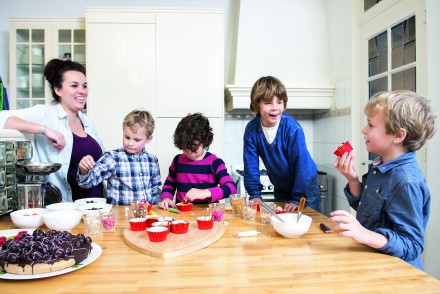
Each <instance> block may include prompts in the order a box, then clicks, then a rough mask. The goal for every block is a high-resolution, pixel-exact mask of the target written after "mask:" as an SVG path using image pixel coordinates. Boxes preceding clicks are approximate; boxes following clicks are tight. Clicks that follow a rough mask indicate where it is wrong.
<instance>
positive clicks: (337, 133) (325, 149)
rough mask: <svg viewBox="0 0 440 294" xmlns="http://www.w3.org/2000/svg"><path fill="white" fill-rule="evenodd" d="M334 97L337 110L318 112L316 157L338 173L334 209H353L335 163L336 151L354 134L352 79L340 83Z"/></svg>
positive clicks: (321, 165) (326, 168) (321, 164)
mask: <svg viewBox="0 0 440 294" xmlns="http://www.w3.org/2000/svg"><path fill="white" fill-rule="evenodd" d="M334 101H335V103H334V109H333V110H331V111H329V112H326V113H323V114H321V115H317V116H315V120H314V124H313V128H314V136H313V147H314V148H313V151H314V153H313V158H314V159H315V162H316V164H317V165H318V169H319V170H322V171H325V172H327V174H329V175H332V176H334V179H335V182H334V184H333V209H334V210H336V209H344V210H347V211H350V207H349V206H348V203H347V199H346V198H345V195H344V192H343V189H344V187H345V185H346V183H347V180H346V178H345V177H344V176H342V175H341V174H340V173H339V172H338V171H337V170H336V169H335V168H334V167H333V161H334V160H335V158H336V157H335V155H334V154H333V151H335V149H336V148H337V146H338V145H339V144H341V143H342V142H345V141H347V140H350V138H351V132H352V129H351V111H350V108H351V80H346V81H342V82H340V83H338V84H336V87H335V95H334ZM359 131H360V130H359Z"/></svg>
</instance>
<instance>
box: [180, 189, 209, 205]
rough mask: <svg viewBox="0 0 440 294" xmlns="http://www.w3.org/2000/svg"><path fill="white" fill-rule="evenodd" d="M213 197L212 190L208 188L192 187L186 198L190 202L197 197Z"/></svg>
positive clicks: (201, 198)
mask: <svg viewBox="0 0 440 294" xmlns="http://www.w3.org/2000/svg"><path fill="white" fill-rule="evenodd" d="M210 197H211V191H209V190H208V189H196V188H191V189H190V190H189V191H188V192H186V195H185V199H186V200H187V201H188V202H193V201H194V200H196V199H200V200H203V199H206V198H210Z"/></svg>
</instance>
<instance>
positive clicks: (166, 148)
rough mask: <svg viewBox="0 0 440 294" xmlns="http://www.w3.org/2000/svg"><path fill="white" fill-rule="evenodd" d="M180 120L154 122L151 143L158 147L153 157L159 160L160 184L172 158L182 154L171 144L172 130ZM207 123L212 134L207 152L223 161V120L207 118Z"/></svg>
mask: <svg viewBox="0 0 440 294" xmlns="http://www.w3.org/2000/svg"><path fill="white" fill-rule="evenodd" d="M180 120H181V118H158V119H157V121H156V126H157V127H156V129H157V131H155V136H154V139H153V141H156V144H157V145H158V146H160V148H157V153H156V154H155V155H156V156H157V158H158V159H159V166H160V175H161V177H162V184H163V183H164V182H165V179H166V177H167V176H168V169H169V167H170V165H171V162H172V161H173V158H174V156H176V155H177V154H179V153H182V151H181V150H179V149H177V148H176V147H175V146H174V142H173V134H174V130H175V129H176V127H177V124H178V123H179V121H180ZM209 123H210V125H211V127H212V130H213V133H214V140H213V142H212V144H211V146H210V147H209V152H211V153H214V154H215V155H217V157H220V158H221V159H223V129H224V122H223V119H222V118H212V117H209Z"/></svg>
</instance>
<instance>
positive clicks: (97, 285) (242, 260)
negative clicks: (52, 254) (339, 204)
mask: <svg viewBox="0 0 440 294" xmlns="http://www.w3.org/2000/svg"><path fill="white" fill-rule="evenodd" d="M204 207H205V206H195V207H194V208H193V210H192V211H191V212H186V213H183V214H180V215H176V214H172V213H169V212H166V211H163V210H161V209H159V208H157V207H155V208H154V210H155V211H156V212H157V213H159V214H161V215H173V216H175V217H178V219H188V220H192V221H195V217H196V216H197V215H198V214H199V213H200V211H201V210H202V209H203V208H204ZM117 208H118V209H119V220H118V224H117V229H116V231H115V232H106V233H104V234H103V236H102V237H95V238H93V241H94V242H95V243H97V244H99V245H100V246H101V247H102V249H103V252H102V255H101V256H100V257H99V258H98V259H97V260H96V261H95V262H93V263H91V264H89V265H88V266H86V267H84V268H82V269H79V270H77V271H74V272H70V273H67V274H64V275H59V276H55V277H50V278H44V279H34V280H22V281H11V280H0V289H1V293H75V294H78V293H108V292H114V293H122V292H127V293H141V292H142V293H169V292H179V293H210V294H211V293H284V292H289V293H298V292H299V291H303V293H359V292H362V293H399V294H400V293H408V292H411V293H414V292H416V293H440V281H439V280H437V279H435V278H433V277H431V276H429V275H428V274H426V273H424V272H423V271H420V270H418V269H416V268H414V267H412V266H411V265H409V264H408V263H406V262H404V261H402V260H400V259H399V258H395V257H391V256H388V255H384V254H381V253H378V252H375V251H374V250H372V249H370V248H369V247H367V246H364V245H360V244H357V243H355V242H353V241H352V240H351V239H348V238H340V237H337V236H336V235H335V234H326V233H323V232H322V231H321V230H320V229H319V223H320V222H324V223H325V222H326V217H325V216H323V215H321V214H319V213H317V212H316V211H314V210H312V209H310V208H306V209H305V211H304V214H306V215H309V216H311V217H312V218H313V223H312V225H311V228H310V231H309V232H308V233H306V234H305V235H303V236H302V237H301V238H299V239H286V238H283V237H281V236H280V235H278V234H277V233H276V232H275V231H274V229H273V228H272V226H271V225H263V224H260V219H259V218H257V219H256V220H255V221H244V220H243V219H241V218H240V217H235V216H232V215H231V213H230V211H227V213H226V214H225V221H226V222H227V223H228V225H227V226H226V231H225V235H224V236H223V237H222V238H221V239H220V240H219V241H217V242H216V243H214V244H212V245H211V246H209V247H207V248H204V249H201V250H199V251H197V252H193V253H190V254H187V255H183V256H179V257H174V258H170V259H158V258H154V257H150V256H148V255H143V254H141V253H139V252H137V251H135V250H133V249H131V248H130V247H128V246H127V245H126V244H125V242H124V239H123V237H122V232H123V230H124V229H125V228H126V227H128V221H127V218H128V217H129V216H128V215H127V216H126V212H128V211H126V208H125V207H117ZM327 224H328V223H327ZM14 228H16V227H15V226H14V225H13V224H12V222H11V221H10V217H9V216H2V217H0V230H5V229H14ZM42 229H43V230H46V229H47V228H45V227H42ZM249 230H257V231H259V232H261V234H259V235H258V236H255V237H246V238H235V237H233V234H234V233H236V232H242V231H249ZM85 232H86V230H85V226H84V223H83V222H81V223H80V225H78V226H77V227H76V228H75V229H74V230H73V231H72V233H85Z"/></svg>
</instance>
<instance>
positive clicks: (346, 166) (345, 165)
mask: <svg viewBox="0 0 440 294" xmlns="http://www.w3.org/2000/svg"><path fill="white" fill-rule="evenodd" d="M333 166H334V167H336V168H337V169H338V171H339V172H340V173H341V174H342V175H343V176H344V177H346V178H347V180H348V181H350V180H355V179H356V180H357V178H358V176H357V172H356V170H355V169H354V167H353V154H352V153H351V152H350V153H344V154H343V155H342V156H341V157H339V156H338V157H336V159H335V161H334V162H333Z"/></svg>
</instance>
